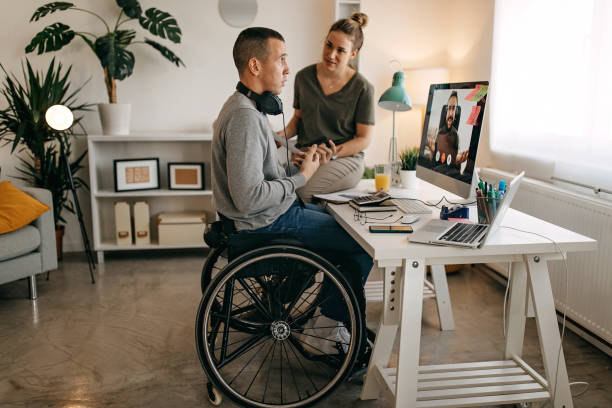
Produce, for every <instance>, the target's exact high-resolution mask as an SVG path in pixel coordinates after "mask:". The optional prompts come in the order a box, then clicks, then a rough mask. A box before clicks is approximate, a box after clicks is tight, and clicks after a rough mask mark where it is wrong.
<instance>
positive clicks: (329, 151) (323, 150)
mask: <svg viewBox="0 0 612 408" xmlns="http://www.w3.org/2000/svg"><path fill="white" fill-rule="evenodd" d="M317 153H318V154H319V161H320V162H321V165H323V164H325V163H329V161H330V160H331V159H332V158H333V157H334V156H336V155H337V154H338V147H336V145H335V144H334V142H332V141H331V140H329V147H327V145H326V144H325V143H321V144H320V145H318V146H317Z"/></svg>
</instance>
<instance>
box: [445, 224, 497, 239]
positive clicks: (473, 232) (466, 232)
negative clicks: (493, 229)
mask: <svg viewBox="0 0 612 408" xmlns="http://www.w3.org/2000/svg"><path fill="white" fill-rule="evenodd" d="M487 227H488V225H480V224H465V223H461V222H458V223H457V224H455V225H453V226H452V227H451V228H450V229H449V230H448V231H446V233H444V235H442V236H441V237H440V238H439V240H440V241H449V242H461V243H464V244H471V243H473V242H474V241H475V240H476V238H478V236H479V235H480V233H481V232H483V231H484V230H485V228H487Z"/></svg>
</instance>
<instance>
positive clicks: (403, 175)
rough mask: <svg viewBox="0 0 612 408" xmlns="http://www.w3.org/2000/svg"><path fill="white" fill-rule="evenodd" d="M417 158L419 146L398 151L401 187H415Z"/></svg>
mask: <svg viewBox="0 0 612 408" xmlns="http://www.w3.org/2000/svg"><path fill="white" fill-rule="evenodd" d="M418 158H419V148H418V147H413V148H412V149H407V150H404V151H402V152H401V153H400V160H401V162H402V169H401V170H400V180H401V181H402V187H404V188H408V189H413V188H416V187H417V177H416V165H417V159H418Z"/></svg>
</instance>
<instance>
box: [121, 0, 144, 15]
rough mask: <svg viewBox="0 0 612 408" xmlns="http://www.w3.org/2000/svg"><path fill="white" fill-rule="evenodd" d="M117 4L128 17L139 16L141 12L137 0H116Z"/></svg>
mask: <svg viewBox="0 0 612 408" xmlns="http://www.w3.org/2000/svg"><path fill="white" fill-rule="evenodd" d="M117 5H118V6H119V7H121V9H122V10H123V12H124V13H125V15H126V16H128V17H129V18H139V17H140V15H141V14H142V7H140V3H138V0H117Z"/></svg>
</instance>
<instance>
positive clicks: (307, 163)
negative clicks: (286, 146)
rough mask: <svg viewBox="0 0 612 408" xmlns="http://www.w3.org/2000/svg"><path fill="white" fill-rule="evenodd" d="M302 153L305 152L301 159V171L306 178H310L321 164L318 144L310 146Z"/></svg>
mask: <svg viewBox="0 0 612 408" xmlns="http://www.w3.org/2000/svg"><path fill="white" fill-rule="evenodd" d="M301 153H303V158H302V159H301V161H300V165H299V167H300V173H302V174H303V175H304V177H306V180H310V178H311V177H312V175H313V174H315V172H316V171H317V169H318V168H319V166H320V162H319V155H318V154H317V145H312V146H310V147H309V148H308V150H306V151H305V152H301ZM298 154H299V153H298ZM296 159H297V156H296ZM294 163H295V162H294Z"/></svg>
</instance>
